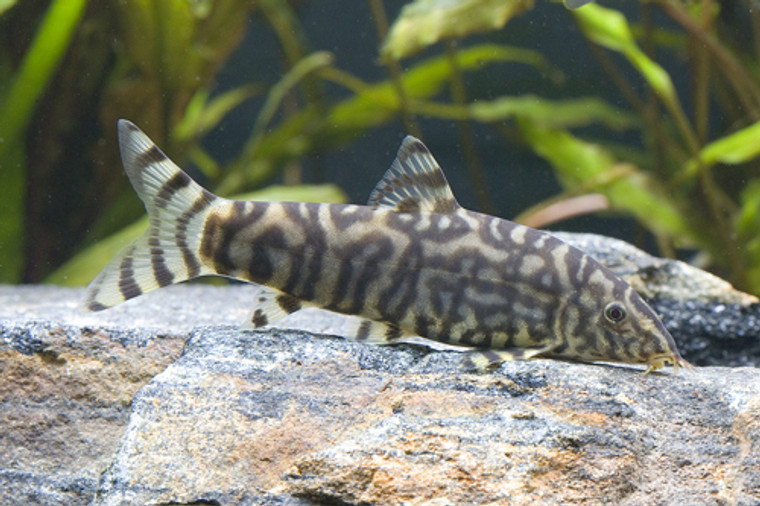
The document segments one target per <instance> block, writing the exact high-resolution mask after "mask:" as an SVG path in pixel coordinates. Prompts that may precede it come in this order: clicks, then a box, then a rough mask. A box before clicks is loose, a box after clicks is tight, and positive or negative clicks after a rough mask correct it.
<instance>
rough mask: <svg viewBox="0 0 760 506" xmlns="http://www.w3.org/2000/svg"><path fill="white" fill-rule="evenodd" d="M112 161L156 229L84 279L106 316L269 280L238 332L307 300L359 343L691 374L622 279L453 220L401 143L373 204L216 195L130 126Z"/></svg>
mask: <svg viewBox="0 0 760 506" xmlns="http://www.w3.org/2000/svg"><path fill="white" fill-rule="evenodd" d="M119 138H120V147H121V151H122V161H123V163H124V166H125V169H126V172H127V174H128V175H129V177H130V180H131V182H132V184H133V186H134V187H135V189H136V191H137V193H138V194H139V195H140V197H141V198H142V200H143V202H144V203H145V205H146V209H147V211H148V214H149V216H150V226H149V228H148V230H147V231H146V233H145V234H144V235H143V236H142V237H141V238H140V239H138V240H137V241H135V243H133V244H132V245H130V246H128V247H127V248H126V249H125V250H124V251H123V252H122V253H121V254H120V255H119V256H117V258H116V259H114V260H113V261H112V262H111V263H110V264H109V265H108V266H106V268H105V269H104V270H103V271H102V272H101V273H100V274H99V275H98V277H97V278H96V279H95V280H94V281H93V282H92V283H91V285H90V287H89V288H88V291H87V293H86V295H85V299H84V303H83V306H84V307H85V309H88V310H95V311H97V310H102V309H105V308H108V307H111V306H113V305H115V304H118V303H121V302H123V301H125V300H128V299H131V298H134V297H136V296H139V295H141V294H143V293H145V292H148V291H150V290H153V289H155V288H159V287H161V286H166V285H169V284H172V283H176V282H179V281H182V280H185V279H190V278H194V277H197V276H202V275H222V276H227V277H231V278H235V279H240V280H244V281H250V282H254V283H258V284H260V285H263V286H264V287H265V288H264V289H263V290H262V291H261V292H260V295H259V296H258V298H257V300H256V301H255V304H254V310H253V312H252V314H251V317H250V319H249V321H248V322H247V326H249V327H252V328H258V327H262V326H264V325H268V324H270V323H273V322H274V321H276V320H278V319H279V318H281V317H283V316H285V315H287V314H290V313H292V312H294V311H297V310H299V309H300V308H301V307H303V306H304V305H311V306H316V307H320V308H323V309H327V310H331V311H335V312H338V313H343V314H349V315H356V316H359V317H361V319H362V320H361V323H360V324H359V325H358V326H357V329H356V331H355V334H354V335H352V336H347V337H353V338H355V339H359V340H367V341H372V342H393V341H396V340H399V339H401V338H404V337H407V336H415V335H416V336H421V337H425V338H428V339H432V340H435V341H439V342H443V343H449V344H455V345H463V346H469V347H475V348H478V349H480V350H489V351H485V352H484V353H482V354H481V356H482V357H484V358H483V359H481V362H480V363H481V364H482V360H485V361H486V362H487V364H486V365H488V364H490V363H497V362H499V361H501V360H503V359H504V358H506V357H507V356H511V357H517V358H531V357H535V356H549V357H559V358H566V359H572V360H580V361H616V362H625V363H641V364H647V365H648V366H649V368H648V370H654V369H657V368H660V367H662V366H663V365H665V364H666V363H671V364H673V365H674V366H675V367H678V366H679V365H688V364H687V363H686V362H685V361H684V360H683V359H682V358H681V356H680V355H679V353H678V351H677V349H676V346H675V343H674V341H673V339H672V337H671V336H670V334H669V333H668V331H667V330H666V329H665V327H664V326H663V324H662V322H661V321H660V320H659V318H658V317H657V316H656V315H655V314H654V312H653V311H652V310H651V308H649V306H648V305H647V304H646V303H645V302H644V301H643V300H642V299H641V298H640V297H639V295H638V294H636V292H635V291H634V290H633V289H632V288H631V287H630V286H629V285H628V284H627V283H625V282H624V281H622V280H621V279H620V278H618V277H617V276H615V275H614V274H613V273H612V272H611V271H609V270H608V269H607V268H605V267H604V266H602V265H601V264H599V263H598V262H596V261H595V260H594V259H593V258H591V257H590V256H589V255H587V254H585V253H583V252H582V251H580V250H578V249H576V248H574V247H572V246H570V245H568V244H566V243H564V242H562V241H560V240H559V239H557V238H555V237H554V236H552V235H551V234H549V233H546V232H542V231H538V230H535V229H532V228H529V227H525V226H522V225H519V224H516V223H512V222H510V221H508V220H504V219H501V218H497V217H493V216H489V215H485V214H481V213H476V212H472V211H468V210H465V209H463V208H462V207H461V206H459V204H458V203H457V202H456V200H455V199H454V196H453V194H452V193H451V190H450V188H449V186H448V183H447V182H446V179H445V177H444V175H443V172H442V171H441V169H440V167H439V166H438V164H437V163H436V161H435V159H434V158H433V157H432V155H431V154H430V152H429V151H428V150H427V148H426V147H425V146H424V145H423V144H422V143H421V142H420V141H418V140H417V139H414V138H412V137H407V138H406V139H405V140H404V142H403V143H402V146H401V148H400V149H399V153H398V156H397V158H396V160H395V161H394V163H393V165H392V166H391V168H390V169H389V170H388V172H387V173H386V175H385V177H384V178H383V179H382V180H381V181H380V183H378V185H377V186H376V188H375V190H374V191H373V193H372V195H371V196H370V201H369V204H368V205H366V206H360V205H343V204H317V203H302V202H273V203H267V202H243V201H232V200H227V199H223V198H220V197H217V196H215V195H213V194H211V193H209V192H208V191H206V190H204V189H203V188H201V187H200V186H199V185H197V184H196V183H195V182H194V181H192V179H190V177H189V176H188V175H187V174H185V173H184V172H182V171H181V170H180V169H179V168H178V167H177V166H176V165H174V164H173V163H172V162H171V161H170V160H169V159H168V158H167V157H166V156H165V155H164V154H163V153H162V152H161V151H160V150H159V149H158V148H157V147H156V146H155V145H154V144H153V143H152V142H151V141H150V139H148V137H147V136H145V134H144V133H142V132H141V131H140V130H139V129H138V128H137V127H136V126H134V125H133V124H131V123H129V122H127V121H124V120H122V121H120V122H119Z"/></svg>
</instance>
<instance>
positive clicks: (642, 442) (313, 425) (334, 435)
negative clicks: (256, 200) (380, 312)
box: [0, 254, 760, 505]
mask: <svg viewBox="0 0 760 506" xmlns="http://www.w3.org/2000/svg"><path fill="white" fill-rule="evenodd" d="M632 255H633V254H632ZM631 258H636V260H635V261H634V264H635V263H636V262H642V261H643V260H641V258H640V257H638V256H636V255H633V256H632V257H631ZM655 260H657V259H655ZM613 264H614V261H613ZM619 264H620V265H626V269H628V270H629V271H630V272H633V273H634V275H636V274H635V273H637V272H639V273H640V272H650V275H648V276H640V277H641V278H642V279H645V278H652V277H659V276H662V275H663V274H656V275H653V274H651V272H652V270H651V269H653V268H652V267H651V265H650V267H647V266H646V265H644V266H643V267H642V266H639V267H636V268H635V269H632V268H631V267H630V266H631V264H630V263H625V264H624V263H621V262H619ZM610 265H611V266H613V267H614V265H612V264H610ZM678 268H679V269H680V267H678ZM642 269H643V270H642ZM647 269H649V271H647ZM664 269H667V270H668V272H671V273H673V272H678V269H672V268H670V267H665V268H664ZM688 276H689V277H692V276H693V273H690V274H688ZM677 282H678V281H677V279H676V280H671V281H669V282H667V283H669V284H671V285H673V286H675V284H676V283H677ZM667 283H666V284H667ZM653 286H655V285H653ZM648 289H649V290H652V292H650V295H652V294H654V293H655V291H656V295H655V296H654V297H653V298H652V299H651V301H652V302H653V303H655V304H659V306H657V307H658V310H660V311H661V312H663V313H666V322H669V323H668V325H669V326H670V327H671V330H673V332H674V335H675V337H676V339H677V340H678V341H679V345H680V347H681V348H682V350H684V349H685V350H687V352H686V358H687V359H688V360H691V361H693V362H697V363H701V361H702V360H703V358H700V357H702V355H699V353H703V354H704V357H706V358H704V360H705V361H713V362H714V363H721V361H723V363H736V362H738V363H755V364H756V363H757V362H753V361H756V360H758V353H757V350H756V348H752V349H754V350H755V351H752V349H751V350H750V352H751V353H747V351H746V350H740V349H739V348H740V346H743V345H746V344H747V343H749V344H752V343H757V340H758V337H757V335H758V329H757V326H758V325H757V321H758V320H757V319H758V306H757V304H755V303H752V301H751V300H749V299H748V300H741V296H740V295H736V293H733V292H731V294H730V295H728V296H726V297H724V296H722V295H720V294H717V295H716V292H715V291H714V289H710V290H713V291H712V292H711V293H712V294H713V295H710V296H708V297H703V296H702V295H700V296H699V298H696V297H695V298H692V299H687V300H683V299H681V298H677V299H674V298H673V296H672V295H669V294H667V293H665V292H664V291H663V290H659V291H657V290H658V289H656V288H651V287H650V288H648ZM254 292H255V288H253V287H250V286H231V287H224V288H218V287H210V286H198V285H195V286H193V285H183V286H177V287H170V288H167V289H164V290H161V291H159V292H156V293H154V294H149V295H147V296H145V297H143V298H141V299H138V300H136V301H133V302H130V303H127V304H124V305H123V306H119V307H117V308H114V309H112V310H110V311H107V312H104V313H98V314H82V313H78V312H76V309H75V308H76V305H77V303H78V301H79V297H80V296H81V293H82V292H81V290H72V289H60V288H52V287H0V371H2V374H1V375H0V400H2V402H0V504H9V505H12V504H23V505H34V504H44V505H57V504H61V505H63V504H65V505H79V504H82V505H84V504H94V505H122V504H124V505H126V504H130V505H132V504H154V505H160V504H174V505H178V504H196V505H201V504H212V505H232V504H242V505H246V504H249V505H306V504H429V505H442V504H464V503H468V504H529V503H534V504H560V503H583V504H602V503H612V504H631V505H638V504H642V505H644V504H647V505H648V504H740V505H758V504H760V369H755V368H749V367H733V368H729V367H700V368H698V372H697V373H696V374H680V375H676V376H674V375H672V374H670V373H664V374H652V375H649V376H643V375H642V374H641V371H640V369H635V368H629V367H622V366H611V365H586V364H573V363H567V362H560V361H553V360H536V361H532V362H515V363H507V364H504V365H503V366H501V367H500V368H499V369H497V370H496V371H494V372H493V373H489V374H483V375H477V374H463V373H461V372H460V364H461V360H462V354H461V353H458V352H452V351H436V350H431V349H430V348H427V347H422V346H416V345H409V344H404V345H398V346H389V347H373V346H368V345H362V344H359V343H353V342H350V341H346V340H343V339H339V338H335V337H330V336H329V335H324V334H339V333H340V329H341V328H343V325H344V320H343V319H342V318H340V317H337V316H333V315H329V314H327V313H324V312H319V311H305V312H303V313H299V314H297V315H293V317H291V318H290V319H288V320H286V321H285V322H283V323H282V324H281V325H280V326H279V328H276V329H272V330H268V331H265V332H247V333H246V332H239V331H238V330H237V323H238V322H240V321H242V320H243V319H244V318H245V317H246V316H247V315H248V313H249V311H250V307H249V306H250V301H251V300H252V299H253V294H254ZM683 293H686V294H688V293H689V292H688V291H687V292H683ZM727 293H728V292H727ZM731 297H738V298H731ZM662 308H665V309H662ZM668 311H669V312H668ZM678 314H683V315H684V316H683V318H681V319H678V318H672V319H671V317H670V316H671V315H678ZM726 316H729V318H726ZM288 327H298V328H302V329H303V328H306V329H310V330H312V332H302V331H298V330H286V329H287V328H288ZM315 332H318V333H322V334H323V335H320V334H318V333H315ZM705 336H708V338H709V339H708V338H706V337H705ZM716 336H720V337H716ZM705 339H708V340H707V341H705ZM716 342H717V343H723V345H724V346H723V348H721V347H717V346H716V345H715V343H716ZM690 343H697V345H695V346H694V347H693V348H690V347H689V346H690ZM705 343H707V344H705ZM731 346H734V348H735V349H732V351H731V353H726V352H724V351H723V350H724V349H729V348H731ZM690 353H691V355H690ZM752 353H754V354H752ZM695 357H696V359H695ZM743 357H746V358H743Z"/></svg>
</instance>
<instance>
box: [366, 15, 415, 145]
mask: <svg viewBox="0 0 760 506" xmlns="http://www.w3.org/2000/svg"><path fill="white" fill-rule="evenodd" d="M369 6H370V9H371V10H372V19H373V20H374V22H375V30H376V31H377V37H378V41H379V42H380V43H381V44H382V42H383V40H385V37H386V36H387V35H388V29H389V27H390V25H389V24H388V17H387V16H386V14H385V7H384V6H383V1H382V0H369ZM382 62H383V65H385V67H386V68H387V69H388V73H389V74H390V76H391V82H392V83H393V87H394V88H395V89H396V94H397V95H398V100H399V112H400V113H401V121H402V122H403V123H404V128H405V129H406V131H407V133H409V134H412V135H414V136H415V137H422V132H421V130H420V127H419V125H418V123H417V120H416V119H415V117H414V114H413V113H412V109H411V107H410V106H409V97H408V96H407V94H406V91H405V90H404V83H403V81H402V80H401V75H402V74H403V72H402V70H401V65H400V64H399V63H398V62H397V61H396V60H393V59H390V58H383V59H382Z"/></svg>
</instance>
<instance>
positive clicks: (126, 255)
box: [82, 119, 217, 311]
mask: <svg viewBox="0 0 760 506" xmlns="http://www.w3.org/2000/svg"><path fill="white" fill-rule="evenodd" d="M119 148H120V150H121V161H122V163H123V165H124V170H125V171H126V173H127V175H128V176H129V180H130V182H131V183H132V186H133V187H134V189H135V191H136V192H137V194H138V196H139V197H140V199H141V200H142V201H143V203H144V204H145V209H146V210H147V211H148V217H149V222H150V223H149V225H148V230H146V231H145V233H144V234H143V235H142V236H141V237H139V238H138V239H137V240H135V241H134V242H133V243H132V244H130V245H129V246H127V247H126V248H124V249H123V250H122V251H121V252H120V253H119V254H118V255H117V256H116V258H114V259H113V260H111V262H109V263H108V265H106V267H105V268H104V269H103V270H102V271H101V272H100V274H98V276H97V277H96V278H95V279H94V280H93V281H92V283H90V286H89V287H87V292H86V294H85V297H84V300H83V302H82V309H84V310H86V311H101V310H103V309H107V308H109V307H111V306H115V305H116V304H120V303H122V302H124V301H126V300H129V299H131V298H134V297H137V296H138V295H142V294H143V293H146V292H149V291H151V290H155V289H156V288H160V287H162V286H166V285H170V284H172V283H178V282H180V281H184V280H186V279H191V278H194V277H197V276H201V275H204V274H211V270H210V269H208V268H206V267H204V265H203V263H202V262H201V260H200V257H199V255H198V249H199V246H200V236H201V232H202V229H203V224H204V222H205V219H206V215H207V214H208V211H209V209H210V206H211V203H212V202H213V201H214V200H216V199H217V197H216V196H214V195H213V194H211V193H210V192H208V191H206V190H205V189H203V188H202V187H201V186H199V185H198V184H197V183H195V181H193V180H192V179H191V178H190V176H188V175H187V174H185V173H184V172H182V170H181V169H180V168H179V167H177V166H176V165H175V164H174V163H173V162H172V161H171V160H169V158H168V157H167V156H166V155H165V154H163V153H162V152H161V150H160V149H158V147H157V146H156V145H155V144H153V142H152V141H151V140H150V139H149V138H148V136H147V135H145V134H144V133H143V132H142V131H141V130H140V129H139V128H137V127H136V126H135V125H133V124H132V123H130V122H129V121H126V120H123V119H122V120H119Z"/></svg>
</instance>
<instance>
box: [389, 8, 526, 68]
mask: <svg viewBox="0 0 760 506" xmlns="http://www.w3.org/2000/svg"><path fill="white" fill-rule="evenodd" d="M531 7H533V0H459V1H456V2H452V1H450V0H415V1H413V2H411V3H409V4H407V5H406V6H404V8H403V9H402V11H401V15H400V16H399V18H398V19H397V20H396V22H395V23H394V24H393V28H392V29H391V31H390V33H389V34H388V38H386V39H385V42H384V43H383V47H382V50H381V54H382V55H383V56H385V57H388V58H391V59H394V60H399V59H401V58H404V57H406V56H409V55H411V54H413V53H416V52H417V51H419V50H420V49H423V48H425V47H427V46H429V45H431V44H435V43H436V42H438V41H440V40H444V39H459V38H462V37H466V36H467V35H471V34H473V33H479V32H485V31H489V30H495V29H497V28H501V27H502V26H504V24H505V23H506V22H507V21H509V20H510V19H511V18H513V17H515V16H517V15H518V14H520V13H521V12H523V11H525V10H527V9H530V8H531Z"/></svg>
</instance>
